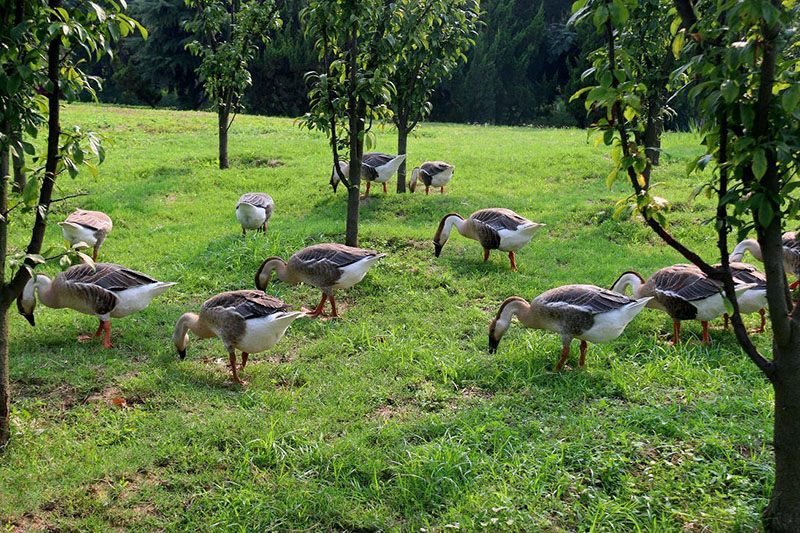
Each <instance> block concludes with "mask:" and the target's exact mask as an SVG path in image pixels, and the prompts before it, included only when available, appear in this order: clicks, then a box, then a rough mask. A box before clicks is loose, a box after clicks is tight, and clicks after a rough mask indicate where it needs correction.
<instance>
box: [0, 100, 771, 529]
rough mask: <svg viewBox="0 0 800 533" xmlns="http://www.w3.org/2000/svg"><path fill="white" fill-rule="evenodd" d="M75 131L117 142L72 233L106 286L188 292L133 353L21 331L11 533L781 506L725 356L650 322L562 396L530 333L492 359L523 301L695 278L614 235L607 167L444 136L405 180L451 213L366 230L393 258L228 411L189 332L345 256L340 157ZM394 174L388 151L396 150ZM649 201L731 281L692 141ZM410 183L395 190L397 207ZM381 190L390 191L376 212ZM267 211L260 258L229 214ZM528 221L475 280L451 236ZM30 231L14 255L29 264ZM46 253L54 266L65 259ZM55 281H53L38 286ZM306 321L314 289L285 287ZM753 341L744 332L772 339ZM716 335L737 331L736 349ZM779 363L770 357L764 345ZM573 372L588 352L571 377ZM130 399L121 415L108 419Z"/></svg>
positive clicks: (220, 361) (177, 116)
mask: <svg viewBox="0 0 800 533" xmlns="http://www.w3.org/2000/svg"><path fill="white" fill-rule="evenodd" d="M63 116H64V123H65V125H72V124H80V125H81V126H82V127H84V128H85V129H94V130H100V131H103V132H104V133H105V134H107V135H108V136H109V137H110V138H111V139H113V140H114V146H112V147H107V154H108V156H107V160H106V162H105V163H104V164H103V165H102V166H101V173H100V178H99V179H98V180H94V179H93V178H91V176H90V174H89V173H88V172H84V173H82V174H81V175H80V176H79V177H78V178H77V179H75V180H70V179H69V177H67V176H64V177H62V178H60V180H59V185H58V187H59V188H60V191H59V194H58V196H61V195H62V194H69V193H74V192H77V191H87V192H88V193H89V196H87V197H83V198H77V199H73V200H70V201H67V202H63V203H59V204H57V207H56V208H55V209H54V212H53V213H52V215H51V224H50V225H49V227H48V230H47V231H48V232H47V239H46V241H47V242H49V243H56V242H59V241H60V240H61V236H60V230H59V228H58V227H57V226H56V225H55V222H56V221H58V220H61V219H62V218H63V217H64V216H66V214H67V213H68V212H71V211H72V210H73V209H74V208H75V207H77V206H80V207H83V208H87V209H99V210H102V211H104V212H106V213H108V214H109V215H110V216H111V217H112V219H113V221H114V230H113V232H112V233H111V235H110V236H109V238H108V240H107V241H106V242H105V244H104V245H103V248H102V250H101V252H100V254H101V257H100V259H101V260H105V261H112V262H116V263H120V264H122V265H125V266H128V267H131V268H134V269H136V270H140V271H142V272H145V273H148V274H150V275H152V276H154V277H156V278H158V279H160V280H164V281H177V282H179V285H177V286H176V287H174V288H172V289H171V290H170V291H169V292H168V293H167V294H166V295H164V296H162V297H161V298H159V299H157V300H155V301H154V302H153V303H152V305H151V306H150V307H149V308H148V309H146V310H145V311H143V312H141V313H139V314H137V315H134V316H132V317H128V318H126V319H120V320H115V321H113V322H112V340H113V341H114V343H115V345H116V348H115V349H113V350H107V349H104V348H103V347H102V346H101V345H100V343H99V341H97V342H93V343H87V344H79V343H78V342H77V341H76V337H77V335H78V334H79V333H85V332H92V331H94V329H95V328H96V327H97V321H96V319H95V318H93V317H89V316H86V315H81V314H79V313H77V312H73V311H70V310H53V309H48V308H44V307H43V306H39V307H38V308H37V311H36V315H37V316H36V328H31V327H30V326H29V325H28V323H27V322H25V320H24V319H23V318H22V317H21V316H19V315H17V314H16V313H14V315H13V316H12V318H11V338H12V341H11V377H12V389H13V409H14V416H13V442H12V444H11V445H10V447H9V449H8V450H7V451H6V453H5V455H3V456H2V457H0V487H1V489H0V526H4V527H6V528H9V529H12V530H16V528H19V529H21V530H28V529H30V530H37V529H47V528H56V529H59V530H67V531H71V530H75V531H78V530H80V531H87V530H96V531H109V530H122V529H131V530H143V529H163V530H192V531H205V530H212V529H218V528H223V527H227V528H231V529H234V530H250V531H254V530H262V531H264V530H303V531H330V530H347V531H378V530H386V531H415V532H419V531H450V530H455V529H459V528H460V530H487V531H498V530H508V531H531V530H545V531H562V530H566V531H573V530H592V531H634V530H659V531H663V530H677V531H680V530H684V531H706V530H711V531H719V530H724V531H728V530H750V529H754V528H757V527H758V526H759V523H760V513H761V511H762V509H763V507H764V505H765V504H766V498H767V496H768V493H769V490H770V487H771V485H772V480H773V470H772V454H771V448H770V440H771V431H772V430H771V425H772V416H771V408H772V391H771V388H770V387H769V385H768V384H767V382H766V381H765V379H763V378H762V376H761V375H760V373H759V371H758V370H757V369H756V367H755V366H754V365H753V364H752V363H750V362H749V360H748V359H747V358H746V356H744V354H743V353H742V352H741V351H740V350H739V348H738V346H737V344H736V341H735V339H734V337H733V335H732V333H730V332H726V331H722V330H719V329H717V330H712V332H711V336H712V344H711V346H710V347H705V346H702V345H700V343H699V337H700V324H699V323H694V322H686V323H684V333H683V340H684V343H683V344H682V345H680V346H678V347H675V348H672V347H668V346H666V345H665V344H664V340H665V339H666V338H668V337H669V335H671V331H672V327H671V322H670V320H669V318H668V317H667V315H665V314H663V313H659V312H657V311H653V310H645V311H644V312H643V313H642V314H641V315H639V317H637V318H636V319H635V320H634V321H633V322H632V323H631V325H630V326H629V327H628V329H627V330H626V332H625V333H624V334H623V335H622V336H621V337H620V338H619V339H617V340H616V341H615V342H612V343H610V344H606V345H590V347H589V355H588V357H587V367H586V369H585V370H572V371H566V372H562V373H560V374H553V373H552V372H551V369H552V367H553V365H554V364H555V362H556V361H557V359H558V356H559V352H560V342H561V341H560V338H559V337H558V336H557V335H556V334H553V333H548V332H540V331H530V330H524V329H522V328H521V327H519V325H518V324H516V323H515V324H513V325H512V327H511V329H510V330H509V332H508V333H507V334H506V336H505V337H504V338H503V341H502V342H501V344H500V349H499V352H498V353H497V354H495V355H489V354H488V351H487V347H488V337H487V334H488V325H489V322H490V320H491V319H492V318H493V316H494V313H495V311H496V309H497V307H498V305H499V304H500V302H502V301H503V299H505V298H506V297H508V296H512V295H518V296H523V297H525V298H527V299H530V298H533V297H534V296H536V295H538V294H539V293H541V292H543V291H545V290H547V289H549V288H551V287H554V286H557V285H563V284H569V283H593V284H596V285H601V286H609V285H610V284H611V283H612V282H613V281H614V280H615V279H616V278H617V276H618V275H619V274H620V273H621V272H622V271H625V270H629V269H635V270H638V271H640V272H641V273H642V274H644V275H645V276H649V275H650V274H651V273H652V272H653V271H655V270H656V269H658V268H660V267H662V266H665V265H668V264H672V263H675V262H679V261H680V259H679V257H678V255H677V254H676V253H675V252H673V251H671V250H670V249H668V248H667V247H666V246H664V245H663V244H661V243H660V241H659V240H658V239H657V237H656V236H655V235H654V234H652V233H651V231H650V230H648V229H647V228H646V227H644V225H643V224H642V223H641V222H637V221H631V222H618V221H615V220H613V219H612V216H611V215H612V213H613V211H614V202H615V201H616V200H617V199H619V198H621V197H622V196H624V195H627V194H628V189H627V188H626V186H625V183H624V182H622V181H620V183H618V184H617V185H615V187H614V188H613V190H608V189H607V188H606V186H605V176H606V174H608V171H609V170H610V168H611V163H610V157H609V152H608V150H607V149H605V148H604V147H600V148H594V147H593V143H592V142H588V143H587V140H586V133H585V132H584V131H579V130H546V129H529V128H508V127H481V126H461V125H445V124H426V125H423V126H422V127H420V129H419V132H418V135H417V136H416V137H413V138H411V139H410V140H409V150H410V155H409V158H410V159H409V160H410V162H411V163H412V164H418V163H419V162H421V161H423V160H426V159H443V160H445V161H448V162H451V163H454V164H455V165H456V174H455V177H454V178H453V181H452V182H451V184H450V186H449V187H448V194H447V195H445V196H440V195H439V194H438V193H437V194H431V195H430V196H428V197H426V196H425V195H424V194H420V193H419V191H418V192H417V194H416V195H396V194H394V193H390V194H389V195H387V196H384V195H383V194H382V193H380V192H379V193H378V194H375V195H374V196H372V197H371V198H369V199H368V200H366V201H365V202H364V203H363V204H362V208H361V246H362V247H365V248H375V249H378V250H381V251H385V252H387V253H388V254H389V255H388V256H387V257H386V258H385V259H384V260H383V261H382V263H381V264H379V265H378V266H377V267H375V268H373V269H372V270H371V271H370V272H369V274H368V275H367V277H366V278H365V279H364V281H363V282H361V283H360V284H358V285H356V286H355V287H353V288H352V289H349V290H345V291H340V293H339V296H340V301H341V304H342V310H343V318H342V319H340V320H338V321H330V322H322V321H318V320H298V321H297V322H295V323H294V324H293V325H292V326H291V328H290V329H289V330H288V332H287V335H286V336H285V337H284V339H283V340H282V341H281V342H280V343H279V344H278V345H276V346H275V347H274V348H273V349H271V350H270V351H268V352H266V353H263V354H260V355H256V356H253V357H252V358H251V363H250V364H249V365H248V368H247V369H246V370H245V372H244V373H243V378H244V379H246V380H248V381H249V382H250V385H249V387H247V388H246V389H241V388H238V387H234V386H231V385H230V372H229V369H228V367H227V366H226V364H227V355H226V353H225V351H224V349H223V347H222V344H221V342H220V341H218V340H205V341H201V340H197V339H196V338H195V337H192V338H191V341H190V344H189V347H188V357H187V359H186V360H185V361H182V362H181V361H179V360H178V357H177V354H176V350H175V348H174V346H173V345H172V343H171V339H170V337H171V333H172V328H173V326H174V324H175V321H176V320H177V318H178V317H179V316H180V315H181V314H182V313H183V312H185V311H197V310H198V309H199V307H200V304H201V303H202V302H203V301H204V300H206V299H207V298H208V297H210V296H212V295H214V294H216V293H218V292H221V291H225V290H234V289H250V288H253V276H254V273H255V271H256V269H257V268H258V265H259V264H260V262H261V261H262V260H263V259H264V258H266V257H268V256H272V255H279V256H283V257H288V256H289V255H290V254H291V253H293V252H294V251H295V250H297V249H299V248H301V247H303V246H307V245H309V244H312V243H317V242H325V241H339V242H341V241H343V234H344V212H345V195H344V194H342V191H341V190H340V191H339V194H338V195H333V194H332V192H331V189H330V187H329V185H328V183H327V182H328V179H329V177H330V168H331V165H330V154H329V150H328V147H327V143H326V141H325V139H324V138H323V137H321V136H319V135H316V134H309V133H307V132H305V131H302V130H299V129H298V128H297V127H296V126H295V125H294V124H293V122H292V120H290V119H277V118H265V117H255V116H241V117H238V118H237V119H236V121H235V123H234V126H233V129H232V134H231V136H230V152H231V165H232V167H233V168H231V169H230V170H226V171H220V170H218V169H217V168H216V161H215V157H216V153H215V150H216V142H217V141H216V135H215V132H216V127H215V120H216V118H215V115H213V114H209V113H194V112H176V111H152V110H144V109H130V108H116V107H107V106H96V105H73V106H68V107H67V108H66V109H65V111H64V115H63ZM376 148H377V149H378V150H380V151H385V152H390V153H394V151H395V149H396V137H395V134H394V131H393V130H388V129H387V130H386V131H384V132H379V133H378V145H377V147H376ZM665 149H666V152H665V154H664V156H663V158H662V162H663V165H662V166H661V167H660V168H658V169H657V170H656V171H655V173H654V181H663V182H664V185H663V186H662V188H661V192H660V193H659V194H661V195H662V196H665V197H668V198H670V199H671V200H673V201H674V210H673V214H672V215H671V221H672V225H671V229H672V230H673V231H674V233H675V234H676V235H677V236H678V237H679V238H681V239H683V240H685V241H686V242H687V243H689V244H691V245H692V246H694V247H696V248H697V249H698V250H700V251H702V252H703V253H704V255H705V257H706V258H707V259H709V260H714V259H716V258H715V256H714V255H713V252H714V250H715V246H714V235H713V231H712V229H711V228H710V227H708V226H704V225H702V222H703V221H704V220H705V219H707V218H709V217H711V216H713V208H712V206H711V205H710V203H708V201H707V200H705V199H704V198H703V199H700V200H698V201H697V202H694V203H689V202H688V201H687V200H688V197H689V194H690V192H691V190H692V188H693V186H694V183H693V181H692V180H690V179H688V178H686V177H685V167H686V162H687V161H688V160H689V158H690V157H692V156H693V155H695V154H697V153H698V150H699V148H698V146H697V139H696V138H695V137H693V136H692V135H689V134H669V135H667V136H666V138H665ZM394 183H395V182H394V180H392V182H391V184H390V190H392V189H393V187H394ZM375 189H378V191H379V190H380V187H377V188H374V189H373V191H375ZM250 191H263V192H268V193H269V194H271V195H272V196H273V198H274V199H275V203H276V209H275V213H274V215H273V218H272V220H271V221H270V225H269V231H268V233H267V236H266V238H265V237H264V236H261V235H257V234H255V233H250V234H248V236H247V237H246V238H243V237H242V236H241V229H240V226H239V225H238V223H237V221H236V218H235V214H234V204H235V202H236V200H237V199H238V197H239V196H240V195H241V194H242V193H244V192H250ZM493 206H498V207H508V208H511V209H513V210H515V211H517V212H518V213H520V214H521V215H523V216H526V217H528V218H530V219H532V220H535V221H538V222H544V223H546V224H547V227H546V228H545V229H543V230H541V231H540V232H539V233H537V234H536V236H535V237H534V239H533V241H532V242H531V244H530V245H528V246H527V247H525V248H523V249H522V250H521V251H520V252H519V253H518V254H517V262H518V264H519V267H520V271H519V272H518V273H514V272H512V271H511V270H510V269H509V265H508V259H507V257H506V256H505V254H502V253H498V252H495V253H493V254H492V256H491V258H490V260H489V262H488V263H487V264H484V263H483V262H482V260H483V257H482V250H481V248H480V245H479V244H478V243H477V242H475V241H470V240H467V239H464V238H462V237H461V236H459V235H458V234H456V233H455V232H454V233H453V235H452V236H451V239H450V241H449V242H448V243H447V245H446V246H445V247H444V250H443V252H442V256H441V257H440V258H438V259H436V258H434V257H433V245H432V242H431V241H432V237H433V234H434V232H435V230H436V226H437V224H438V222H439V219H440V218H441V217H442V216H443V215H444V214H446V213H449V212H453V211H455V212H459V213H461V214H463V215H464V216H467V215H469V214H470V213H471V212H473V211H476V210H478V209H480V208H484V207H493ZM22 229H24V228H21V227H17V228H16V229H15V230H14V231H15V233H14V235H13V236H12V238H13V240H12V242H15V243H17V244H18V245H19V244H20V243H23V238H24V237H25V233H24V232H23V231H22ZM45 247H46V246H45ZM43 270H45V271H47V272H48V273H55V272H56V270H57V267H56V266H54V265H53V266H48V267H47V268H45V269H43ZM269 290H270V291H271V293H272V294H273V295H275V296H278V297H280V298H282V299H283V300H284V301H286V302H287V303H289V304H291V305H292V306H294V307H298V308H299V307H300V306H301V305H314V304H316V303H317V301H318V298H319V292H318V291H317V290H316V289H313V288H311V287H306V286H302V285H301V286H296V287H291V286H287V285H284V284H275V285H273V286H272V287H271V288H270V289H269ZM757 320H758V317H757V315H754V316H752V317H749V318H748V321H749V322H750V323H751V324H752V325H755V324H756V323H757ZM716 325H717V326H719V325H721V320H720V321H718V323H717V324H716ZM757 343H758V345H759V347H760V348H761V349H763V350H764V351H765V352H766V353H769V346H770V335H769V330H768V333H767V334H766V335H762V336H760V337H757ZM568 364H569V365H571V367H573V368H574V367H576V366H577V342H575V343H574V344H573V355H572V357H571V358H570V360H569V361H568ZM115 398H116V399H118V398H125V399H126V403H125V405H124V406H118V405H116V404H115V402H114V399H115Z"/></svg>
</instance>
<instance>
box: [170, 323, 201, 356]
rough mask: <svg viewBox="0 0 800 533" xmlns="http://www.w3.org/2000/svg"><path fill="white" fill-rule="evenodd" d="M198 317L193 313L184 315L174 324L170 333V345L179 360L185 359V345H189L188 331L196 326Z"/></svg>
mask: <svg viewBox="0 0 800 533" xmlns="http://www.w3.org/2000/svg"><path fill="white" fill-rule="evenodd" d="M198 319H199V317H198V316H197V315H196V314H194V313H184V314H182V315H181V317H180V318H179V319H178V322H177V323H176V324H175V329H174V330H173V332H172V343H173V344H174V345H175V348H176V349H177V350H178V357H180V358H181V360H183V359H185V358H186V345H187V344H189V330H190V329H191V328H192V327H194V326H196V324H197V321H198Z"/></svg>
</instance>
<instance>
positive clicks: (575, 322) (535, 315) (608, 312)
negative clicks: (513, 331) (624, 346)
mask: <svg viewBox="0 0 800 533" xmlns="http://www.w3.org/2000/svg"><path fill="white" fill-rule="evenodd" d="M651 299H652V297H651V296H648V297H644V298H640V299H638V300H633V299H631V298H628V297H627V296H625V295H622V294H618V293H616V292H613V291H610V290H607V289H602V288H600V287H596V286H594V285H564V286H562V287H556V288H555V289H550V290H549V291H547V292H544V293H542V294H540V295H539V296H537V297H536V298H534V299H533V300H531V301H530V303H528V302H527V301H525V300H524V299H522V298H519V297H517V296H512V297H511V298H508V299H506V300H505V301H504V302H503V303H502V305H501V306H500V309H499V310H498V311H497V315H496V316H495V318H494V320H493V321H492V323H491V325H490V326H489V351H490V352H492V353H493V352H494V351H496V350H497V346H498V345H499V344H500V339H501V338H502V337H503V335H504V334H505V332H506V331H507V330H508V327H509V325H510V324H511V319H512V318H513V317H514V316H516V317H517V318H518V319H519V321H520V322H521V323H522V325H523V326H525V327H526V328H532V329H542V330H548V331H554V332H556V333H558V334H560V335H561V341H562V345H563V348H562V350H561V359H560V360H559V361H558V364H556V367H555V371H556V372H558V371H559V370H561V368H562V367H563V366H564V363H565V362H566V360H567V357H568V356H569V352H570V344H571V343H572V339H576V338H577V339H580V340H581V344H580V351H581V357H580V360H579V362H578V365H579V366H581V367H582V366H583V365H584V363H585V362H586V342H587V341H589V342H595V343H598V342H600V343H602V342H609V341H612V340H614V339H616V338H617V337H619V336H620V335H621V334H622V332H623V331H624V330H625V327H626V326H627V325H628V323H629V322H630V321H631V320H633V319H634V318H635V317H636V315H638V314H639V312H640V311H641V310H642V309H644V306H645V305H646V304H647V302H649V301H650V300H651Z"/></svg>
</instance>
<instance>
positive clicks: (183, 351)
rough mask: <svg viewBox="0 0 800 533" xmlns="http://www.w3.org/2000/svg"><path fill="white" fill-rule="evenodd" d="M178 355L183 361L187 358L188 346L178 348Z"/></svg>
mask: <svg viewBox="0 0 800 533" xmlns="http://www.w3.org/2000/svg"><path fill="white" fill-rule="evenodd" d="M178 357H180V358H181V361H183V360H184V359H186V348H184V349H183V350H178Z"/></svg>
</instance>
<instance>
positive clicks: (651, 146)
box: [644, 93, 664, 167]
mask: <svg viewBox="0 0 800 533" xmlns="http://www.w3.org/2000/svg"><path fill="white" fill-rule="evenodd" d="M663 107H664V98H663V97H662V95H661V93H659V95H658V96H656V97H654V99H653V101H651V102H650V105H648V106H647V123H646V125H645V129H644V146H645V149H644V151H645V154H647V158H648V159H649V160H650V163H651V164H652V165H653V166H654V167H657V166H658V162H659V160H660V159H661V132H662V130H663V127H664V124H663V122H664V119H663V118H662V117H661V110H662V109H663Z"/></svg>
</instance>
